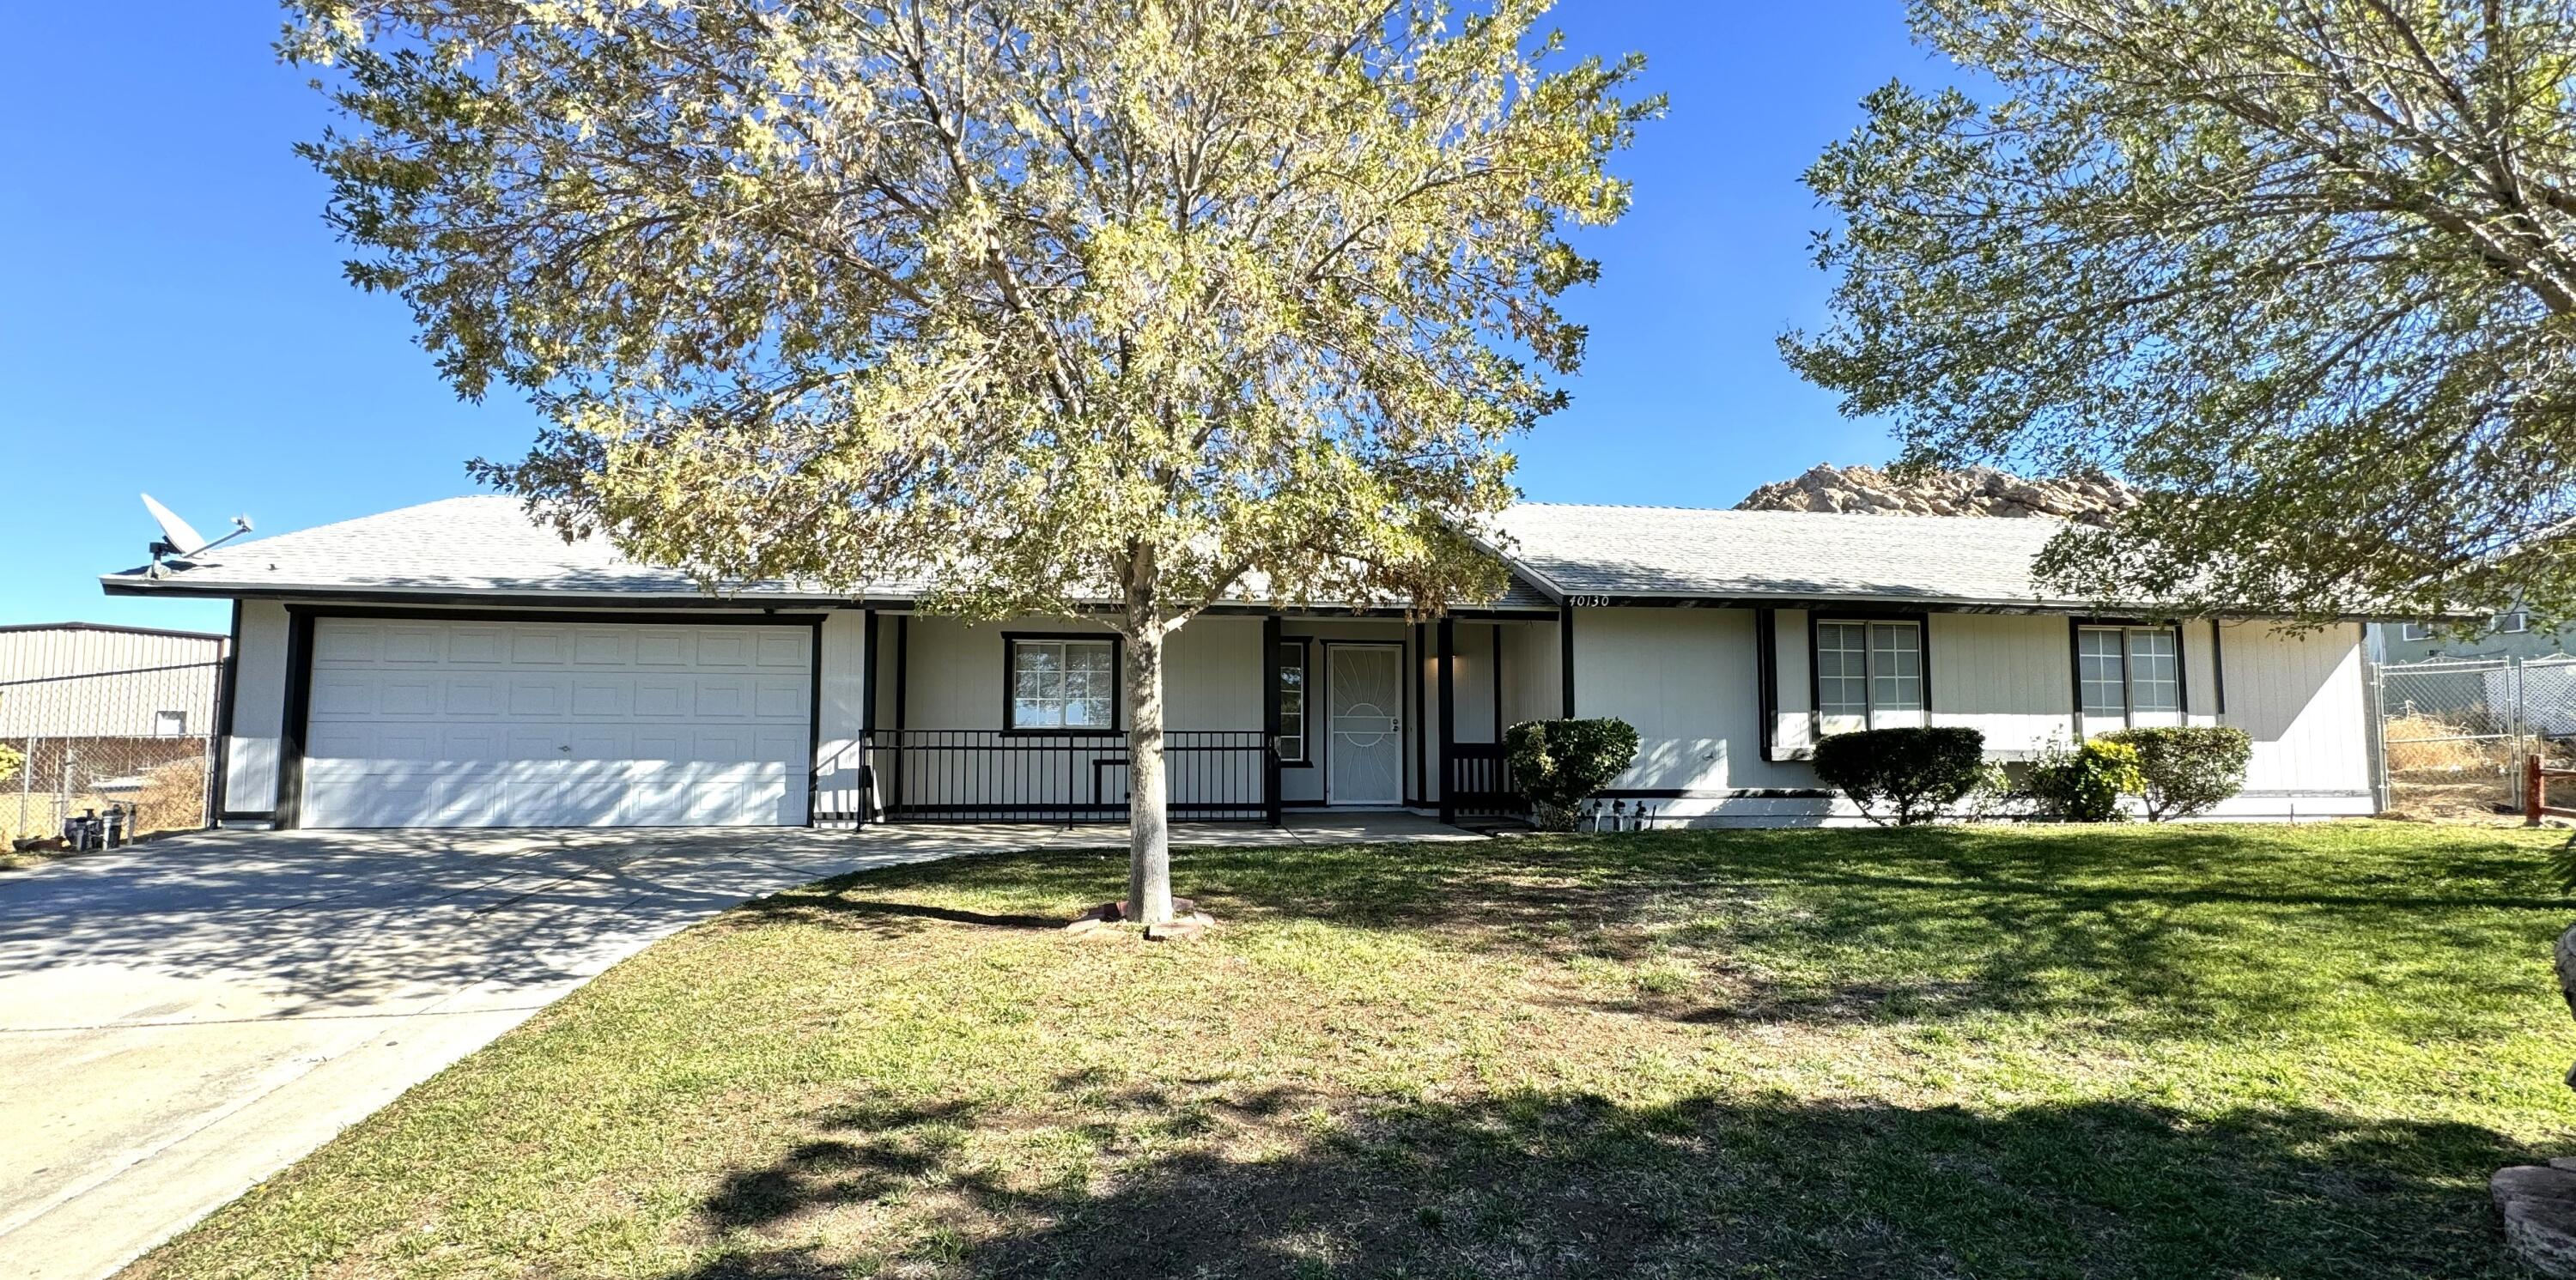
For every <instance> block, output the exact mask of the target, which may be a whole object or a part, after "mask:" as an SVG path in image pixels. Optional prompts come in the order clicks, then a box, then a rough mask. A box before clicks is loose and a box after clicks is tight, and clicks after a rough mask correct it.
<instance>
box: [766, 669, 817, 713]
mask: <svg viewBox="0 0 2576 1280" xmlns="http://www.w3.org/2000/svg"><path fill="white" fill-rule="evenodd" d="M812 698H813V689H812V687H811V686H809V685H807V684H806V683H805V682H804V681H803V680H799V679H795V678H793V677H789V676H762V677H761V678H760V680H759V682H758V683H757V684H755V685H754V686H753V689H752V706H751V711H752V714H753V715H755V716H758V717H759V718H761V719H763V720H802V719H804V718H805V713H806V710H807V704H808V703H809V702H810V701H811V700H812Z"/></svg>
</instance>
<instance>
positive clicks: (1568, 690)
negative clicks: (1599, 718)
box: [1556, 605, 1575, 720]
mask: <svg viewBox="0 0 2576 1280" xmlns="http://www.w3.org/2000/svg"><path fill="white" fill-rule="evenodd" d="M1556 647H1557V662H1558V664H1559V665H1560V666H1561V668H1562V669H1561V670H1560V671H1558V673H1557V679H1558V680H1559V681H1560V682H1561V684H1560V687H1559V689H1558V690H1557V709H1556V714H1557V715H1558V716H1559V717H1561V718H1563V719H1567V720H1571V719H1574V717H1575V712H1574V606H1572V605H1568V606H1566V607H1565V608H1562V609H1559V610H1557V611H1556Z"/></svg>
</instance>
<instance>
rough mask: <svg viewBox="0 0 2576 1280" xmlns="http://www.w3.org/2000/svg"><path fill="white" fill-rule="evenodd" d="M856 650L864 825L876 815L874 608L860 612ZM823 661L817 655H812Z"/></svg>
mask: <svg viewBox="0 0 2576 1280" xmlns="http://www.w3.org/2000/svg"><path fill="white" fill-rule="evenodd" d="M859 619H860V623H859V635H860V642H859V652H860V654H861V655H862V657H863V658H864V661H863V662H862V663H861V665H860V667H859V825H860V826H863V827H864V826H866V825H868V824H869V823H871V822H874V821H876V818H877V811H878V805H877V664H878V663H880V662H882V661H884V659H885V655H884V654H883V653H882V652H880V651H879V650H878V649H877V611H876V610H874V609H863V610H861V611H860V612H859ZM815 661H816V662H817V663H820V662H821V661H822V658H821V657H820V656H817V657H816V658H815Z"/></svg>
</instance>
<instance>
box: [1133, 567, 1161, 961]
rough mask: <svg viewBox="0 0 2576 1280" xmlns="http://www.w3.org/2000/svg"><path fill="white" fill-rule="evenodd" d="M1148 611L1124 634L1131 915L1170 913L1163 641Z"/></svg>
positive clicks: (1153, 918) (1146, 917)
mask: <svg viewBox="0 0 2576 1280" xmlns="http://www.w3.org/2000/svg"><path fill="white" fill-rule="evenodd" d="M1164 642H1165V634H1164V631H1163V628H1162V625H1161V623H1160V622H1159V621H1157V620H1156V619H1154V618H1153V617H1151V616H1148V617H1146V618H1145V619H1143V621H1142V624H1141V625H1138V626H1136V627H1134V628H1133V634H1131V635H1129V636H1128V637H1127V646H1126V647H1127V714H1128V728H1127V902H1128V906H1129V908H1130V909H1131V910H1133V911H1134V913H1135V916H1134V918H1135V919H1136V920H1139V921H1141V922H1143V923H1145V924H1165V923H1169V922H1170V920H1171V919H1172V830H1171V812H1170V799H1171V797H1170V794H1169V792H1170V788H1169V786H1168V785H1167V784H1166V782H1165V780H1164V775H1163V645H1164Z"/></svg>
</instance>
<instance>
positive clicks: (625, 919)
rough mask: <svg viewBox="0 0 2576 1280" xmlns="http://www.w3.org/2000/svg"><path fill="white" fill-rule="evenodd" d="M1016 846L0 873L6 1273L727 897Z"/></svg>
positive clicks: (200, 1178) (207, 1191)
mask: <svg viewBox="0 0 2576 1280" xmlns="http://www.w3.org/2000/svg"><path fill="white" fill-rule="evenodd" d="M978 834H979V835H981V834H983V833H978ZM1112 838H1113V839H1114V836H1113V837H1112ZM1092 839H1093V840H1094V841H1097V840H1098V839H1099V838H1098V837H1097V836H1094V837H1092ZM1014 843H1015V842H1014V841H1012V840H1011V839H1009V838H1008V837H1006V836H999V835H996V836H993V837H991V838H988V839H959V838H956V837H955V835H954V834H952V833H945V832H938V831H933V830H926V829H921V828H911V829H887V828H879V829H876V830H874V831H871V832H870V833H868V834H866V835H855V834H852V833H847V832H839V833H836V832H809V831H751V832H744V831H723V832H717V831H693V832H647V831H622V832H571V831H542V832H529V831H517V832H311V833H304V832H293V833H241V832H210V833H204V834H199V835H193V836H185V837H180V838H176V839H171V840H166V841H157V842H154V843H151V844H147V845H141V846H137V847H135V848H132V849H127V850H119V851H116V852H113V853H105V854H93V855H86V856H83V857H78V858H72V859H66V860H64V861H61V862H57V863H53V864H50V865H47V866H44V867H40V868H37V869H36V870H34V871H32V872H28V873H23V874H13V875H0V1277H6V1278H7V1280H33V1278H37V1277H42V1278H44V1280H94V1278H95V1277H98V1276H102V1275H105V1274H108V1273H110V1272H112V1271H114V1270H115V1269H116V1268H118V1267H119V1266H122V1265H123V1264H124V1263H126V1262H127V1261H129V1260H131V1259H132V1258H134V1257H135V1256H136V1255H137V1254H140V1253H141V1252H143V1251H144V1250H146V1249H149V1248H150V1247H152V1246H153V1245H154V1244H157V1243H159V1242H160V1241H161V1240H163V1239H165V1238H167V1237H168V1236H169V1235H171V1234H172V1233H174V1232H176V1231H178V1230H180V1229H181V1228H183V1227H185V1226H187V1225H188V1224H189V1223H191V1222H194V1221H195V1220H196V1219H197V1218H198V1217H200V1216H202V1215H204V1214H205V1213H206V1212H208V1211H209V1210H212V1209H214V1208H215V1207H217V1206H219V1205H221V1204H223V1203H224V1202H225V1201H227V1200H229V1199H231V1198H232V1197H234V1196H236V1195H238V1194H240V1193H241V1192H242V1191H243V1190H245V1189H246V1188H248V1187H249V1186H251V1185H252V1184H253V1183H256V1182H257V1181H259V1180H260V1179H262V1178H264V1177H267V1176H268V1175H269V1174H271V1173H274V1172H276V1171H277V1170H279V1169H281V1168H283V1167H285V1166H286V1165H287V1164H288V1163H290V1162H292V1161H293V1160H295V1159H296V1158H297V1157H299V1156H301V1155H303V1154H304V1153H305V1152H307V1151H310V1150H312V1149H313V1148H314V1147H316V1146H318V1145H320V1144H321V1143H322V1142H323V1141H325V1140H327V1139H328V1138H330V1137H331V1135H333V1134H334V1133H337V1132H338V1131H339V1130H340V1129H341V1128H342V1127H343V1126H346V1125H348V1124H350V1123H351V1122H353V1121H356V1120H358V1119H360V1118H361V1117H363V1116H365V1115H366V1114H367V1113H369V1112H371V1111H374V1110H375V1109H376V1108H378V1107H380V1106H382V1105H384V1104H385V1103H387V1102H389V1101H392V1100H393V1098H395V1097H396V1096H397V1095H399V1094H400V1093H402V1091H403V1090H405V1089H407V1088H409V1087H410V1086H412V1085H413V1084H416V1083H418V1082H419V1081H421V1080H422V1079H425V1078H426V1077H428V1076H429V1075H430V1074H431V1073H433V1072H435V1071H437V1070H438V1069H439V1068H441V1067H443V1066H446V1065H447V1064H448V1063H450V1062H453V1061H455V1060H456V1059H457V1058H459V1057H461V1056H463V1055H464V1054H466V1053H469V1052H471V1051H472V1050H474V1049H476V1048H478V1047H480V1046H481V1045H483V1044H484V1043H486V1042H488V1041H490V1040H491V1039H492V1038H493V1037H494V1036H497V1035H499V1034H500V1033H501V1032H503V1031H506V1030H508V1029H509V1028H511V1027H513V1026H516V1025H517V1024H518V1023H520V1022H521V1021H523V1020H525V1019H526V1018H527V1017H528V1016H529V1015H530V1014H532V1013H534V1012H536V1011H537V1010H538V1009H541V1008H543V1007H545V1005H546V1004H547V1003H548V1002H550V1001H552V1000H554V999H556V998H557V997H559V996H561V995H563V994H564V993H565V992H568V991H570V990H572V989H573V988H575V987H577V986H579V985H581V984H582V983H583V982H584V981H587V980H588V979H589V978H591V977H592V976H593V975H595V974H597V973H599V972H600V971H601V970H603V969H606V968H607V967H608V966H610V965H612V964H615V963H616V962H617V961H618V960H620V959H623V958H624V957H626V956H628V955H631V954H633V953H634V952H635V951H637V950H639V949H641V948H642V947H644V946H645V945H646V944H648V943H650V942H652V941H654V940H655V939H657V938H661V937H663V936H665V935H667V934H670V933H673V932H675V931H677V930H679V929H681V928H683V927H685V926H687V925H688V924H690V923H692V922H694V921H697V920H700V919H703V918H705V917H706V916H707V915H709V914H711V913H713V912H716V911H720V910H722V909H724V908H725V907H728V906H731V905H733V904H734V903H737V902H740V901H742V900H743V899H745V898H750V897H756V896H759V895H761V894H766V893H772V892H775V891H777V890H780V889H786V888H790V887H792V886H795V885H799V884H803V883H805V882H807V881H810V880H815V879H818V878H821V877H823V876H828V875H833V874H837V873H839V872H843V871H848V870H853V869H856V868H860V867H869V866H887V865H892V864H895V863H900V862H914V861H921V860H924V859H927V858H933V857H940V856H945V855H947V854H951V853H957V852H969V851H984V850H993V849H999V848H1007V847H1011V846H1012V845H1013V844H1014Z"/></svg>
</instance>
